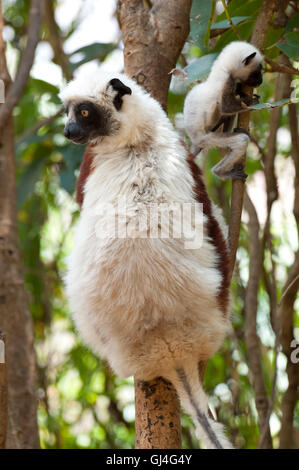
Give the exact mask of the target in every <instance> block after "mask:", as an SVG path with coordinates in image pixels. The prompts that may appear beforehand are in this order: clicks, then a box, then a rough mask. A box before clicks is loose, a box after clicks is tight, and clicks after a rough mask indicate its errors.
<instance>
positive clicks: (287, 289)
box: [278, 274, 299, 307]
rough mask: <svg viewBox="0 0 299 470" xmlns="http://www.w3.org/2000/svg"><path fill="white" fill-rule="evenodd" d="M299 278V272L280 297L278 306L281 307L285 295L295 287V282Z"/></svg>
mask: <svg viewBox="0 0 299 470" xmlns="http://www.w3.org/2000/svg"><path fill="white" fill-rule="evenodd" d="M298 279H299V274H297V276H296V277H295V279H293V280H292V282H291V283H290V284H289V285H288V286H287V287H286V288H285V290H284V292H283V294H282V296H281V298H280V301H279V302H278V306H279V307H280V306H281V302H282V301H283V299H284V298H285V296H286V295H287V293H288V292H289V290H290V289H291V288H292V287H293V285H294V284H295V282H297V281H298Z"/></svg>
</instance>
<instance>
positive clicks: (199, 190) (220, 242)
mask: <svg viewBox="0 0 299 470" xmlns="http://www.w3.org/2000/svg"><path fill="white" fill-rule="evenodd" d="M184 147H185V148H186V150H187V152H188V157H187V161H188V164H189V168H190V170H191V173H192V176H193V179H194V188H193V189H194V192H195V194H196V200H197V202H200V203H201V204H203V212H204V214H205V215H206V216H207V218H208V224H207V231H208V235H209V237H210V238H211V240H212V243H213V245H214V246H215V248H216V252H217V254H218V263H217V267H218V269H219V271H220V272H221V275H222V283H221V289H220V291H219V294H218V302H219V305H220V307H221V309H222V310H223V312H224V314H225V315H227V309H228V303H229V286H230V282H229V261H230V258H229V251H228V246H227V243H226V241H225V238H224V235H223V233H222V231H221V228H220V225H219V223H218V221H217V219H216V218H215V217H214V215H213V212H212V203H211V200H210V198H209V196H208V193H207V190H206V187H205V184H204V182H203V178H202V171H201V169H200V168H199V166H198V165H197V164H196V163H195V157H194V155H193V154H192V153H191V152H190V151H189V149H188V148H187V146H186V145H185V144H184Z"/></svg>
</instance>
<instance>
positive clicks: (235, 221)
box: [228, 0, 279, 277]
mask: <svg viewBox="0 0 299 470" xmlns="http://www.w3.org/2000/svg"><path fill="white" fill-rule="evenodd" d="M278 6H279V0H265V1H264V2H263V5H262V8H261V10H260V12H259V15H258V17H257V20H256V23H255V26H254V29H253V33H252V36H251V43H252V44H253V45H254V46H256V47H257V48H259V49H261V50H263V48H264V43H265V39H266V35H267V31H268V29H269V27H270V23H271V20H272V16H273V13H274V12H275V11H276V10H277V8H278ZM243 91H244V92H245V93H247V94H249V95H252V93H253V90H252V88H250V87H247V86H245V87H244V90H243ZM249 116H250V113H249V112H246V113H240V114H239V116H238V126H237V127H241V128H243V129H246V130H248V129H249ZM245 162H246V155H244V157H243V163H244V165H245ZM243 198H244V183H243V181H241V180H234V181H233V182H232V195H231V212H230V219H229V231H228V239H229V246H230V253H231V264H230V276H231V277H232V275H233V270H234V266H235V260H236V253H237V249H238V243H239V235H240V225H241V215H242V208H243Z"/></svg>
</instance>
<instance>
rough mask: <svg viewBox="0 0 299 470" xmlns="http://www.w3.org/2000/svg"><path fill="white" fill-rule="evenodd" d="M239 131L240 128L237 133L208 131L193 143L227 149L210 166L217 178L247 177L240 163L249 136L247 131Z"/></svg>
mask: <svg viewBox="0 0 299 470" xmlns="http://www.w3.org/2000/svg"><path fill="white" fill-rule="evenodd" d="M240 131H241V129H240V130H239V132H237V133H228V132H227V133H221V132H208V133H207V134H201V135H200V136H198V138H197V139H196V142H195V145H196V147H197V148H208V147H218V148H227V149H228V152H227V154H226V155H224V157H223V158H222V160H221V161H220V162H219V163H217V165H215V166H214V167H213V168H212V171H213V172H214V173H215V175H217V176H218V177H219V178H222V179H241V180H242V181H245V179H246V177H247V175H246V173H244V168H243V165H242V156H243V155H244V154H245V152H246V149H247V145H248V142H249V136H248V134H247V133H243V132H240ZM244 132H246V131H244Z"/></svg>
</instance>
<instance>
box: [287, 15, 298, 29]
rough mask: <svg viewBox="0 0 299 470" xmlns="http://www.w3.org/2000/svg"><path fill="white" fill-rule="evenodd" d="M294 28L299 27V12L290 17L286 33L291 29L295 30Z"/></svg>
mask: <svg viewBox="0 0 299 470" xmlns="http://www.w3.org/2000/svg"><path fill="white" fill-rule="evenodd" d="M294 29H297V30H298V29H299V12H298V13H296V14H295V15H294V16H292V18H291V19H290V21H289V22H288V24H287V26H286V29H285V31H286V33H289V32H291V31H293V30H294Z"/></svg>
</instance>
